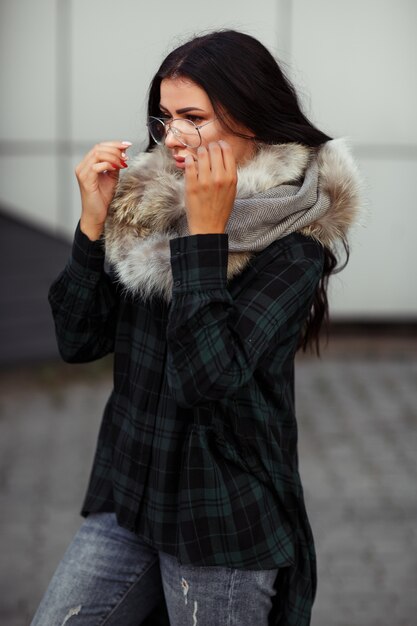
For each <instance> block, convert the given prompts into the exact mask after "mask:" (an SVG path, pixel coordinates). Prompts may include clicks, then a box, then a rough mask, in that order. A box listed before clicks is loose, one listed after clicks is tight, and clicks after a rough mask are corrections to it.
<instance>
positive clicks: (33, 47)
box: [0, 0, 56, 141]
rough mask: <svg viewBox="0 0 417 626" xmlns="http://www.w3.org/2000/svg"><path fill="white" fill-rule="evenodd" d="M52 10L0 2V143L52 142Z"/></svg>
mask: <svg viewBox="0 0 417 626" xmlns="http://www.w3.org/2000/svg"><path fill="white" fill-rule="evenodd" d="M55 4H56V3H55V1H54V0H36V2H28V1H23V0H1V3H0V58H1V65H0V67H1V70H0V93H1V99H0V111H1V115H0V140H9V141H22V140H24V141H28V140H32V141H33V140H36V141H45V140H53V139H54V136H55Z"/></svg>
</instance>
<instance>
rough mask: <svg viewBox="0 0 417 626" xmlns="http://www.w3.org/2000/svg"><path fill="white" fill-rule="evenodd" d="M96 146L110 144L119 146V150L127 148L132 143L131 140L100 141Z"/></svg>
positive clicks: (115, 146)
mask: <svg viewBox="0 0 417 626" xmlns="http://www.w3.org/2000/svg"><path fill="white" fill-rule="evenodd" d="M97 145H98V146H112V147H114V148H119V149H121V150H127V149H128V148H130V147H131V146H132V145H133V144H132V142H131V141H101V142H100V143H99V144H97Z"/></svg>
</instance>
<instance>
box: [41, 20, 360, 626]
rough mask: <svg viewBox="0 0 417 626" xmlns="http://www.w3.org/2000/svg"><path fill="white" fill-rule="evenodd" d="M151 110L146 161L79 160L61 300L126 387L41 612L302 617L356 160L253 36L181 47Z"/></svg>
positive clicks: (47, 616)
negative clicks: (315, 356) (313, 357)
mask: <svg viewBox="0 0 417 626" xmlns="http://www.w3.org/2000/svg"><path fill="white" fill-rule="evenodd" d="M148 114H149V117H148V129H149V146H148V148H147V151H146V152H144V153H141V154H138V155H137V156H136V157H134V158H132V159H131V160H128V156H127V155H126V150H127V147H128V145H129V144H128V143H127V142H119V141H106V142H103V143H100V144H98V145H96V146H95V147H94V148H93V149H92V150H91V151H90V152H89V153H88V154H87V155H86V156H85V158H84V159H83V160H82V162H81V163H80V164H79V165H78V167H77V168H76V175H77V179H78V182H79V186H80V191H81V202H82V213H81V219H80V223H79V226H78V228H77V231H76V233H75V239H74V245H73V252H72V257H71V259H70V261H69V263H68V266H67V267H66V269H65V270H64V271H63V273H62V274H61V275H60V277H59V278H58V279H57V281H56V282H55V283H54V284H53V285H52V287H51V291H50V302H51V306H52V310H53V314H54V318H55V323H56V331H57V337H58V343H59V348H60V351H61V354H62V356H63V358H64V359H65V360H66V361H69V362H84V361H91V360H94V359H99V358H101V357H103V356H104V355H106V354H108V353H110V352H114V390H113V392H112V394H111V396H110V399H109V401H108V404H107V407H106V410H105V413H104V418H103V422H102V426H101V430H100V434H99V439H98V445H97V451H96V455H95V459H94V464H93V469H92V474H91V478H90V483H89V486H88V490H87V494H86V498H85V501H84V505H83V508H82V515H83V516H84V517H86V520H85V521H84V523H83V525H82V526H81V529H80V530H79V532H78V533H77V534H76V536H75V538H74V540H73V542H72V543H71V545H70V547H69V548H68V551H67V553H66V555H65V556H64V558H63V560H62V562H61V563H60V565H59V567H58V569H57V572H56V573H55V575H54V577H53V579H52V581H51V583H50V586H49V588H48V591H47V593H46V595H45V597H44V599H43V601H42V603H41V605H40V607H39V609H38V612H37V614H36V616H35V618H34V621H33V622H32V624H34V625H35V624H36V625H42V626H45V625H47V624H51V625H52V624H54V625H55V624H56V625H58V624H64V623H66V622H67V621H71V623H73V624H74V626H75V624H79V625H83V626H87V625H89V626H90V625H91V626H92V625H93V624H94V625H96V624H97V625H98V624H100V625H103V624H105V625H106V626H110V625H120V626H139V625H140V624H147V625H149V624H163V623H165V624H168V623H169V624H171V626H184V625H187V624H189V625H190V626H192V625H195V624H198V625H199V626H207V625H208V624H210V626H216V625H218V626H220V625H226V624H229V625H230V626H231V625H236V626H237V625H238V626H246V625H247V626H254V625H256V626H262V625H266V624H268V623H269V624H275V625H278V624H279V625H281V626H284V625H285V626H288V625H289V624H292V625H297V626H305V625H307V624H309V623H310V617H311V607H312V603H313V600H314V596H315V591H316V562H315V552H314V544H313V538H312V533H311V529H310V525H309V522H308V518H307V515H306V511H305V507H304V501H303V490H302V485H301V482H300V476H299V473H298V460H297V426H296V419H295V414H294V355H295V353H296V350H297V348H299V347H300V346H303V347H304V348H306V347H307V346H308V345H309V344H315V343H317V341H318V334H319V330H320V325H321V323H322V321H323V320H324V319H325V318H326V316H327V298H326V288H327V281H328V278H329V275H330V273H331V272H333V271H334V270H335V267H336V256H335V248H336V246H337V245H339V244H342V245H343V244H344V245H345V247H346V234H347V229H348V227H349V225H350V223H351V222H352V220H353V219H354V216H355V212H356V210H357V207H358V182H357V180H358V179H357V173H356V168H355V165H354V163H353V161H352V159H351V157H350V156H349V153H348V151H347V149H346V147H345V146H344V144H343V142H342V141H340V140H331V139H330V138H329V137H328V136H327V135H325V134H324V133H323V132H321V131H319V130H317V129H316V128H315V127H314V126H313V125H312V124H311V123H310V122H309V121H308V120H307V119H306V117H305V116H304V115H303V113H302V112H301V110H300V107H299V104H298V101H297V97H296V94H295V92H294V89H293V88H292V86H291V85H290V84H289V82H288V80H287V79H286V78H285V77H284V75H283V74H282V72H281V70H280V68H279V66H278V65H277V63H276V61H275V60H274V59H273V57H272V56H271V55H270V53H269V52H268V51H267V50H266V49H265V48H264V46H263V45H262V44H260V43H259V42H258V41H257V40H256V39H254V38H252V37H250V36H248V35H245V34H242V33H238V32H235V31H220V32H214V33H211V34H208V35H205V36H202V37H198V38H196V39H193V40H192V41H190V42H188V43H186V44H184V45H183V46H181V47H180V48H178V49H176V50H174V51H173V52H172V53H171V54H170V55H169V56H168V57H167V58H166V59H165V61H164V62H163V63H162V65H161V67H160V69H159V70H158V72H157V74H156V75H155V78H154V79H153V81H152V84H151V87H150V93H149V106H148ZM125 168H127V169H126V172H124V173H123V175H122V176H120V178H119V172H120V169H125ZM105 257H106V258H107V261H108V264H109V268H110V270H109V272H106V270H105V267H104V262H105ZM168 620H169V621H168Z"/></svg>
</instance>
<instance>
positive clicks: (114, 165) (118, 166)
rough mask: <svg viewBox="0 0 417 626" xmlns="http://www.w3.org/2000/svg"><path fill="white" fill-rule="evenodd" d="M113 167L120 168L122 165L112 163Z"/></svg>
mask: <svg viewBox="0 0 417 626" xmlns="http://www.w3.org/2000/svg"><path fill="white" fill-rule="evenodd" d="M112 165H113V167H114V168H115V169H116V170H118V169H119V168H120V165H117V163H112Z"/></svg>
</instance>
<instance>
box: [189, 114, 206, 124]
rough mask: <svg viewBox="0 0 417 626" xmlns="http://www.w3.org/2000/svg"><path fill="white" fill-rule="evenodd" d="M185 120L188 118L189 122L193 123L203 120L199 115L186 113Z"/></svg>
mask: <svg viewBox="0 0 417 626" xmlns="http://www.w3.org/2000/svg"><path fill="white" fill-rule="evenodd" d="M187 120H190V122H194V124H198V123H199V122H202V121H203V118H202V117H199V116H198V115H187Z"/></svg>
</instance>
